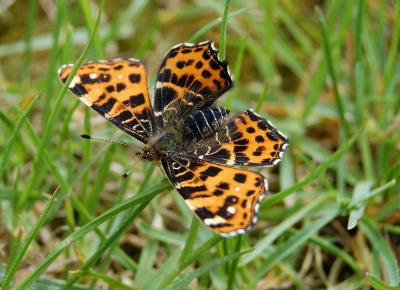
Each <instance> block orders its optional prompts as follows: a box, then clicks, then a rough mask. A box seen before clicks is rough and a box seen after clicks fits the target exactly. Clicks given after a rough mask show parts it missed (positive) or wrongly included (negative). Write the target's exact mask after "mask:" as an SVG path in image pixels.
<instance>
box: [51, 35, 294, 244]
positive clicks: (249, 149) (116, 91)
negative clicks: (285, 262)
mask: <svg viewBox="0 0 400 290" xmlns="http://www.w3.org/2000/svg"><path fill="white" fill-rule="evenodd" d="M72 68H73V65H64V66H62V67H61V68H60V69H59V72H58V73H59V78H60V80H61V82H62V83H65V82H66V80H67V78H68V76H69V75H70V73H71V70H72ZM232 86H233V80H232V76H231V73H230V71H229V67H228V63H227V62H226V61H221V60H220V59H219V58H218V51H217V49H215V47H214V43H213V42H212V41H206V42H202V43H199V44H190V43H183V44H178V45H176V46H174V47H172V48H171V50H169V51H168V52H167V54H166V55H165V57H164V59H163V61H162V63H161V65H160V68H159V70H158V74H157V79H156V83H155V88H154V95H153V99H152V100H150V96H149V92H148V83H147V73H146V68H145V66H144V65H143V64H142V63H141V62H140V61H139V60H136V59H115V60H112V61H95V62H90V63H87V64H83V65H82V66H80V67H79V69H78V71H77V73H76V75H75V76H74V77H73V79H72V82H71V83H70V85H69V88H68V89H69V90H70V91H71V92H72V93H73V94H75V95H76V96H77V97H78V98H79V99H80V100H81V101H82V102H84V103H85V104H86V105H87V106H89V107H91V108H92V109H93V110H95V111H96V112H98V113H99V114H100V115H101V116H103V117H104V118H105V119H106V120H108V121H109V122H111V123H112V124H113V125H115V126H116V127H117V128H119V129H120V130H122V131H124V132H125V133H127V134H128V135H130V136H132V137H134V138H136V139H137V140H139V141H140V142H142V143H144V147H143V149H141V151H140V152H138V153H137V155H139V156H140V158H142V159H146V160H149V161H154V162H157V163H158V164H160V165H161V168H162V169H163V171H164V172H165V174H166V176H167V178H168V179H169V181H170V182H171V183H172V185H173V186H174V187H175V189H176V190H177V191H178V192H179V194H180V195H181V196H182V198H183V199H184V201H185V203H186V204H187V205H188V206H189V208H190V209H191V210H192V211H193V213H194V214H195V215H196V216H197V217H198V218H199V219H200V220H201V221H202V222H203V224H204V225H205V226H207V227H209V228H211V229H212V230H214V232H216V233H217V234H219V235H221V236H223V237H230V236H235V235H237V234H243V233H245V232H247V231H249V230H250V229H251V228H252V227H253V226H254V224H255V223H256V221H257V214H258V210H259V206H260V202H261V201H262V199H263V198H264V196H265V194H266V192H267V191H268V182H267V180H266V179H265V178H264V177H263V176H262V175H261V174H259V173H257V172H254V171H250V170H244V169H240V168H237V167H233V166H242V165H245V166H254V167H264V166H272V165H275V164H277V163H278V162H279V161H280V160H281V158H282V155H283V153H284V151H285V148H286V146H287V145H288V144H289V140H288V138H287V137H286V136H285V135H283V134H282V133H280V132H279V131H278V130H276V129H275V127H274V126H273V125H272V124H271V123H270V122H268V121H267V120H265V119H264V118H262V117H261V116H259V115H258V114H256V113H255V112H253V111H252V110H246V111H244V112H241V113H237V114H233V116H231V117H230V116H229V114H230V112H229V111H228V110H227V109H225V108H223V107H219V106H217V105H215V104H214V103H215V102H216V101H217V99H218V98H219V97H220V96H221V95H222V94H223V93H225V92H226V91H228V90H229V89H230V88H232Z"/></svg>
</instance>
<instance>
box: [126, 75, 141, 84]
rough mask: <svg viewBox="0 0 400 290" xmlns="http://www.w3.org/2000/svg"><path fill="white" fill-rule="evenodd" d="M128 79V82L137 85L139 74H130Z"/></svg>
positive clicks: (139, 78)
mask: <svg viewBox="0 0 400 290" xmlns="http://www.w3.org/2000/svg"><path fill="white" fill-rule="evenodd" d="M128 78H129V81H130V82H131V83H133V84H137V83H140V80H141V75H140V74H130V75H129V76H128Z"/></svg>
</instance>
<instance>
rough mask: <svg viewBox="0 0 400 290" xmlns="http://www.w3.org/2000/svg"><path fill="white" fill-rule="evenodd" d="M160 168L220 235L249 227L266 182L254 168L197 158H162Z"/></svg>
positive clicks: (236, 232)
mask: <svg viewBox="0 0 400 290" xmlns="http://www.w3.org/2000/svg"><path fill="white" fill-rule="evenodd" d="M161 164H162V166H163V168H164V171H165V173H166V175H167V177H168V179H169V180H170V182H171V183H172V184H173V185H174V187H175V188H176V190H177V191H178V192H179V193H180V195H181V196H182V197H183V199H184V200H185V202H186V204H187V205H188V206H189V208H190V209H191V210H192V211H193V212H194V213H195V214H196V216H197V217H198V218H199V219H200V220H201V221H202V222H203V223H204V224H205V225H206V226H207V227H210V228H211V229H213V230H214V231H216V232H217V233H218V234H220V235H222V236H225V237H227V236H234V235H237V234H242V233H244V232H246V231H248V230H250V229H251V228H252V227H253V225H254V224H255V222H256V221H257V213H258V208H259V204H260V202H261V200H262V199H263V197H264V195H265V193H266V191H267V187H268V183H267V181H266V180H265V179H264V177H263V176H262V175H260V174H258V173H256V172H253V171H248V170H242V169H237V168H230V167H226V166H221V165H218V164H213V163H210V162H206V161H203V160H199V159H188V158H183V157H177V158H169V157H168V158H162V159H161Z"/></svg>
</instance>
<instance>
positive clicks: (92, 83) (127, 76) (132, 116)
mask: <svg viewBox="0 0 400 290" xmlns="http://www.w3.org/2000/svg"><path fill="white" fill-rule="evenodd" d="M72 68H73V65H64V66H62V67H61V68H60V70H59V77H60V80H61V81H62V82H63V83H65V81H66V80H67V78H68V76H69V74H70V73H71V70H72ZM69 90H70V91H71V92H72V93H74V94H75V95H76V96H77V97H78V98H79V99H80V100H81V101H83V102H84V103H85V104H86V105H88V106H89V107H91V108H92V109H94V110H95V111H96V112H98V113H99V114H100V115H102V116H103V117H104V118H105V119H107V120H108V121H109V122H111V123H112V124H113V125H115V126H116V127H118V128H119V129H121V130H123V131H124V132H126V133H128V134H129V135H131V136H133V137H135V138H136V139H138V140H139V141H141V142H143V143H147V140H148V138H149V135H150V134H151V133H152V131H153V120H154V117H153V111H152V108H151V104H150V98H149V94H148V87H147V74H146V69H145V67H144V65H143V64H142V63H141V62H139V61H137V60H134V59H116V60H113V61H98V62H91V63H87V64H83V65H82V66H80V67H79V69H78V71H77V73H76V75H75V76H74V78H73V80H72V82H71V84H70V86H69Z"/></svg>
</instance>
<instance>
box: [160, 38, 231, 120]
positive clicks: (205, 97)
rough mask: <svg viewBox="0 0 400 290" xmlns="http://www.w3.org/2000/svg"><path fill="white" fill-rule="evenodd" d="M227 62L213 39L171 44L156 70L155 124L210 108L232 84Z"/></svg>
mask: <svg viewBox="0 0 400 290" xmlns="http://www.w3.org/2000/svg"><path fill="white" fill-rule="evenodd" d="M232 84H233V83H232V79H231V76H230V72H229V68H228V63H227V62H226V61H221V60H219V58H218V51H217V50H216V49H215V48H214V45H213V42H211V41H207V42H203V43H200V44H197V45H193V44H188V43H184V44H180V45H177V46H174V47H173V48H172V49H171V50H170V51H169V52H168V53H167V54H166V55H165V57H164V60H163V62H162V63H161V66H160V68H159V71H158V75H157V81H156V85H155V91H154V100H153V108H154V113H155V115H156V119H157V123H159V124H165V123H166V122H169V121H170V120H171V118H181V117H182V116H184V115H187V114H190V113H191V112H193V111H195V110H198V109H202V108H205V107H209V106H210V105H212V104H213V103H214V102H215V101H216V100H217V99H218V97H220V96H221V95H222V94H223V93H224V92H226V91H227V90H229V89H230V88H231V87H232Z"/></svg>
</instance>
